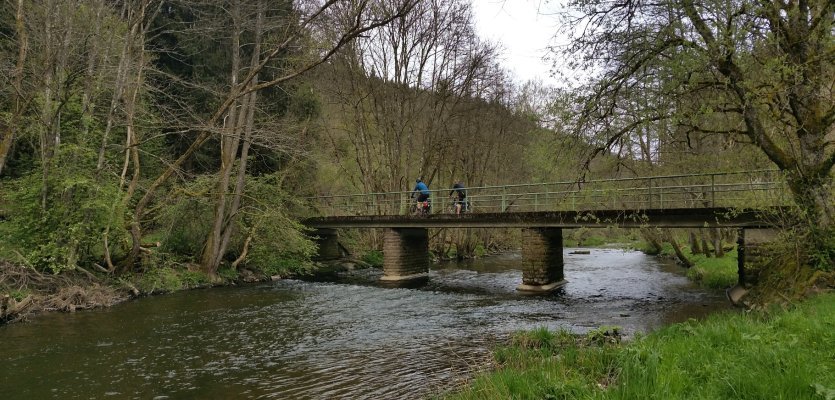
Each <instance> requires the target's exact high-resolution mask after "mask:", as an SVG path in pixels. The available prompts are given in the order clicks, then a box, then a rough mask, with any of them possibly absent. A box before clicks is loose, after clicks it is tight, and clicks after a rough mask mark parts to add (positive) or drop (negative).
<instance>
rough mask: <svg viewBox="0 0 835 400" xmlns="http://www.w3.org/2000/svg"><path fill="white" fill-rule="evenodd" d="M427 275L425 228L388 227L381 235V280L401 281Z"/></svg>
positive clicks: (427, 252)
mask: <svg viewBox="0 0 835 400" xmlns="http://www.w3.org/2000/svg"><path fill="white" fill-rule="evenodd" d="M428 275H429V234H428V232H427V229H425V228H389V229H386V232H385V233H384V235H383V277H382V278H380V280H382V281H388V282H402V281H410V280H414V279H425V278H426V277H427V276H428Z"/></svg>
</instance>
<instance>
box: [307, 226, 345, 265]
mask: <svg viewBox="0 0 835 400" xmlns="http://www.w3.org/2000/svg"><path fill="white" fill-rule="evenodd" d="M313 236H314V237H315V242H316V246H317V248H318V249H319V251H318V253H317V255H316V259H317V260H320V261H327V260H336V259H337V258H339V257H340V256H341V254H340V252H339V234H338V233H337V231H336V229H332V228H319V229H316V231H315V232H314V233H313Z"/></svg>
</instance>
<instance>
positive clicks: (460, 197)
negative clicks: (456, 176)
mask: <svg viewBox="0 0 835 400" xmlns="http://www.w3.org/2000/svg"><path fill="white" fill-rule="evenodd" d="M453 196H455V197H454V198H453V200H452V204H453V205H454V206H455V214H456V215H459V214H461V211H466V210H467V207H466V205H467V189H465V188H464V184H463V183H462V182H461V181H456V182H455V183H454V184H453V185H452V190H451V191H450V192H449V197H453Z"/></svg>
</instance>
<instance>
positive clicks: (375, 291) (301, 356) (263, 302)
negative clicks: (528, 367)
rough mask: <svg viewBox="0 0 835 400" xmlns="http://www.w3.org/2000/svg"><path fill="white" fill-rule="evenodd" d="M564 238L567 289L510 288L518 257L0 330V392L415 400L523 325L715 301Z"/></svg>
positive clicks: (599, 320)
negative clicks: (403, 278) (383, 280)
mask: <svg viewBox="0 0 835 400" xmlns="http://www.w3.org/2000/svg"><path fill="white" fill-rule="evenodd" d="M571 250H572V249H566V254H565V264H566V265H565V275H566V279H567V280H568V282H569V283H568V284H567V285H566V286H565V287H564V288H563V289H561V290H560V291H558V292H557V293H554V294H552V295H547V296H531V295H524V294H520V293H517V292H516V290H515V288H516V286H517V285H518V284H519V283H520V281H521V272H520V270H519V264H520V256H519V255H518V254H506V255H501V256H495V257H487V258H483V259H479V260H474V261H468V262H462V263H445V264H438V265H433V266H432V271H431V273H430V280H429V282H428V283H426V284H425V285H423V286H421V287H418V288H386V287H382V286H380V285H378V284H377V283H376V279H377V278H379V277H380V275H381V273H382V272H381V271H380V270H378V269H370V270H365V271H359V272H355V273H353V274H351V275H350V276H348V277H344V278H342V279H340V280H339V281H337V282H304V281H297V280H281V281H276V282H271V283H264V284H258V285H251V286H243V287H224V288H215V289H208V290H192V291H186V292H180V293H175V294H171V295H165V296H154V297H148V298H142V299H139V300H136V301H131V302H127V303H124V304H121V305H118V306H116V307H112V308H110V309H103V310H94V311H85V312H79V313H75V314H59V313H50V314H43V315H39V316H36V317H34V318H31V319H30V320H29V321H28V322H25V323H19V324H12V325H7V326H3V327H0V343H2V346H0V393H2V395H0V398H2V399H5V400H12V399H107V398H112V399H417V398H425V397H427V396H431V395H434V394H438V393H442V392H444V391H446V390H450V389H451V388H454V387H456V386H457V385H461V384H464V383H466V382H467V380H468V379H470V378H471V377H472V374H473V372H474V371H476V370H478V369H479V368H483V367H485V366H487V365H489V361H490V347H491V346H493V345H494V344H496V343H497V342H498V341H500V340H503V339H505V338H507V337H508V335H509V334H510V333H512V332H514V331H517V330H520V329H531V328H536V327H543V326H544V327H548V328H551V329H560V328H563V329H570V330H572V331H574V332H577V333H583V332H586V331H588V330H590V329H594V328H596V327H598V326H600V325H617V326H620V327H622V328H623V331H624V332H625V333H626V334H627V335H632V334H634V333H635V332H638V331H649V330H653V329H656V328H658V327H660V326H663V325H665V324H669V323H672V322H678V321H683V320H687V319H688V318H699V317H702V316H704V315H706V314H708V313H711V312H715V311H717V310H722V309H727V308H728V307H729V306H728V305H727V301H726V300H725V299H724V296H723V294H722V293H720V292H712V291H711V292H708V291H705V290H703V289H699V288H697V287H695V286H694V285H692V284H691V283H689V282H688V280H687V279H686V278H685V277H684V273H683V270H682V269H681V268H679V267H677V266H675V265H674V264H672V263H670V262H664V261H660V260H658V259H656V258H654V257H649V256H646V255H644V254H642V253H639V252H632V251H622V250H612V249H591V254H589V255H577V254H570V251H571Z"/></svg>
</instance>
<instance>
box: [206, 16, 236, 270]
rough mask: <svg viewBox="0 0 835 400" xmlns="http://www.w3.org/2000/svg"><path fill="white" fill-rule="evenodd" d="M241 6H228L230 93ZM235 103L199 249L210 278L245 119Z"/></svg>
mask: <svg viewBox="0 0 835 400" xmlns="http://www.w3.org/2000/svg"><path fill="white" fill-rule="evenodd" d="M240 15H241V3H240V1H235V2H234V3H233V5H232V26H233V28H232V29H233V32H232V71H231V72H232V73H231V79H230V83H229V87H230V92H232V91H235V90H237V89H238V74H240V72H241V21H240ZM239 104H240V102H239V101H237V100H235V102H234V103H233V106H232V107H230V108H229V113H228V115H227V118H226V121H225V123H224V129H223V131H222V134H221V137H220V171H218V182H217V186H216V190H217V198H216V200H215V202H216V203H215V211H214V217H213V223H212V230H211V231H210V232H209V236H208V237H207V238H206V244H205V246H204V247H203V256H202V261H201V265H202V267H203V270H204V271H205V272H206V273H207V274H209V275H210V276H214V275H216V273H217V269H218V267H219V266H220V261H221V258H222V257H223V254H222V253H221V250H222V247H223V246H222V243H221V242H222V235H223V227H224V221H225V220H226V206H227V199H228V194H227V191H228V190H229V181H230V179H231V175H232V169H233V168H234V164H235V159H236V157H237V155H238V146H239V144H240V132H241V130H240V127H239V120H242V119H244V118H245V116H243V115H240V114H242V113H243V112H245V110H244V109H245V108H246V101H244V104H243V105H239Z"/></svg>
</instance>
